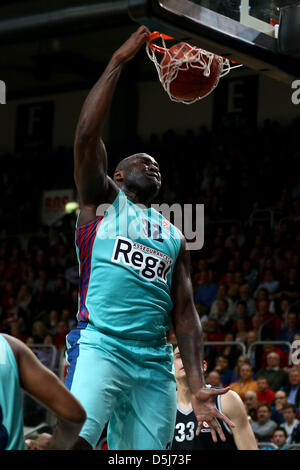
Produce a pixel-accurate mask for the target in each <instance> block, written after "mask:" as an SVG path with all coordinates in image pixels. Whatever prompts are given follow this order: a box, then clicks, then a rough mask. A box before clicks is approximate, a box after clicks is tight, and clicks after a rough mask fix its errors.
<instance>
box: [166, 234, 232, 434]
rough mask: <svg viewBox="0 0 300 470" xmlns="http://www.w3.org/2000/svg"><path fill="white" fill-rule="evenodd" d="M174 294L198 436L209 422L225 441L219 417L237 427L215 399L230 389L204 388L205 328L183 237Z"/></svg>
mask: <svg viewBox="0 0 300 470" xmlns="http://www.w3.org/2000/svg"><path fill="white" fill-rule="evenodd" d="M171 295H172V300H173V304H174V308H173V312H172V320H173V326H174V331H175V335H176V338H177V342H178V347H179V350H180V354H181V357H182V362H183V365H184V369H185V371H186V375H187V380H188V384H189V388H190V391H191V394H192V405H193V409H194V412H195V415H196V417H197V421H198V428H197V431H196V434H197V435H198V434H199V432H200V429H201V425H202V422H203V421H206V422H207V423H208V424H209V426H210V428H211V434H212V438H213V440H214V441H215V442H216V441H217V435H216V432H217V433H218V434H219V436H220V437H221V439H222V440H223V441H224V440H226V438H225V436H224V433H223V431H222V428H221V426H220V424H219V422H218V420H217V419H216V418H220V419H222V420H224V421H226V422H227V424H228V425H229V426H231V427H233V426H234V424H233V423H232V421H230V420H229V419H228V418H227V417H226V416H224V415H222V414H221V413H220V412H219V411H218V410H217V408H216V406H215V397H216V395H218V394H222V393H226V392H227V391H228V390H229V387H227V388H224V389H218V390H217V389H210V388H206V387H205V379H204V373H203V336H202V327H201V323H200V319H199V316H198V312H197V310H196V307H195V304H194V299H193V288H192V282H191V276H190V255H189V251H188V250H187V249H186V241H185V239H184V237H182V240H181V250H180V253H179V256H178V259H177V262H176V265H175V268H174V274H173V280H172V293H171Z"/></svg>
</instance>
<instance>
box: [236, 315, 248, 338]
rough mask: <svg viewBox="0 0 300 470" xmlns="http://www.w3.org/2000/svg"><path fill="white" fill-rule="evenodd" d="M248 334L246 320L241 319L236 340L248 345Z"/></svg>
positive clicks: (238, 322)
mask: <svg viewBox="0 0 300 470" xmlns="http://www.w3.org/2000/svg"><path fill="white" fill-rule="evenodd" d="M247 334H248V331H247V322H246V320H245V319H244V318H239V319H238V320H237V321H236V332H235V340H236V341H240V342H241V343H246V341H247Z"/></svg>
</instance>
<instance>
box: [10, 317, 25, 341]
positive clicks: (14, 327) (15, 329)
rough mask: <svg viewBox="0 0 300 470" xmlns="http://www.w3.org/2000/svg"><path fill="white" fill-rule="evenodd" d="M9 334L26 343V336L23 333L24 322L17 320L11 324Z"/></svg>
mask: <svg viewBox="0 0 300 470" xmlns="http://www.w3.org/2000/svg"><path fill="white" fill-rule="evenodd" d="M9 334H10V335H11V336H14V338H18V339H19V340H21V341H23V342H24V343H26V336H25V335H24V334H23V329H22V324H21V323H20V321H16V322H14V323H11V324H10V331H9Z"/></svg>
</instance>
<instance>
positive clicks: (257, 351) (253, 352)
mask: <svg viewBox="0 0 300 470" xmlns="http://www.w3.org/2000/svg"><path fill="white" fill-rule="evenodd" d="M256 341H258V336H257V332H256V331H254V330H250V331H248V333H247V338H246V347H247V354H248V356H249V361H250V364H251V367H252V369H253V371H254V372H257V371H258V370H259V369H260V368H261V351H262V346H261V345H260V344H256V345H254V346H253V347H251V349H249V348H250V346H251V345H252V344H253V343H255V342H256ZM249 351H250V354H249Z"/></svg>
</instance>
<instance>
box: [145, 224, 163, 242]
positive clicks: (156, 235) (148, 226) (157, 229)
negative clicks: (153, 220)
mask: <svg viewBox="0 0 300 470" xmlns="http://www.w3.org/2000/svg"><path fill="white" fill-rule="evenodd" d="M143 225H144V234H145V235H146V237H147V238H153V240H155V241H157V242H163V241H164V240H163V238H161V232H162V229H161V226H160V225H158V224H153V228H154V231H153V234H152V233H151V224H150V222H149V220H147V219H143Z"/></svg>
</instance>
